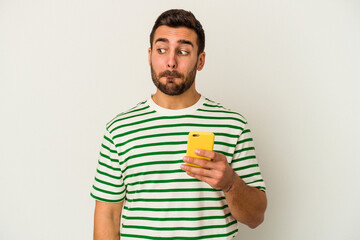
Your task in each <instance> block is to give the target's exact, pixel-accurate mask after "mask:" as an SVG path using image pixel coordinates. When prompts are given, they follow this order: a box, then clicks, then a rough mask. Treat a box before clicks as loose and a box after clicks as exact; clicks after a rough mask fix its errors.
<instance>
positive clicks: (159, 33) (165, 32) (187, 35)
mask: <svg viewBox="0 0 360 240" xmlns="http://www.w3.org/2000/svg"><path fill="white" fill-rule="evenodd" d="M159 38H165V39H167V40H169V43H177V42H178V41H179V40H186V41H191V42H192V43H193V44H194V46H196V45H197V44H196V40H197V34H196V32H195V31H194V30H192V29H190V28H187V27H176V28H174V27H169V26H165V25H163V26H160V27H158V28H157V29H156V31H155V34H154V40H153V41H154V42H153V43H155V42H156V40H157V39H159Z"/></svg>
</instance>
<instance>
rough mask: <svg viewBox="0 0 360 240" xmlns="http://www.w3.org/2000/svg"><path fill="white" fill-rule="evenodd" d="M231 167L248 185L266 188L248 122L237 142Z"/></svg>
mask: <svg viewBox="0 0 360 240" xmlns="http://www.w3.org/2000/svg"><path fill="white" fill-rule="evenodd" d="M231 167H232V168H233V169H234V171H235V172H236V173H237V174H238V175H239V176H240V177H241V179H242V180H243V181H244V182H245V183H246V184H247V185H249V186H251V187H256V188H259V189H261V190H264V191H265V190H266V186H265V182H264V180H263V178H262V176H261V171H260V167H259V164H258V161H257V159H256V155H255V147H254V141H253V138H252V134H251V131H250V129H249V128H248V124H247V123H246V124H245V128H244V130H243V131H242V133H241V134H240V136H239V139H238V141H237V143H236V147H235V152H234V156H233V159H232V162H231Z"/></svg>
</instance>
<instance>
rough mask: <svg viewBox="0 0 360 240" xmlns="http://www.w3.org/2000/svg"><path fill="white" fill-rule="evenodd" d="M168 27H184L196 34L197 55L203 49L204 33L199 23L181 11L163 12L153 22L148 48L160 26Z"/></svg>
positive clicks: (186, 12)
mask: <svg viewBox="0 0 360 240" xmlns="http://www.w3.org/2000/svg"><path fill="white" fill-rule="evenodd" d="M163 25H165V26H168V27H172V28H178V27H186V28H189V29H192V30H194V31H195V33H196V34H197V41H196V43H197V45H198V55H199V54H200V53H202V52H203V51H204V49H205V32H204V29H203V28H202V25H201V23H200V22H199V21H198V20H197V19H196V18H195V16H194V14H192V13H191V12H190V11H185V10H183V9H170V10H167V11H166V12H163V13H162V14H161V15H160V16H159V17H158V18H157V19H156V21H155V24H154V26H153V28H152V31H151V33H150V47H151V48H152V47H153V41H154V34H155V31H156V29H158V27H160V26H163Z"/></svg>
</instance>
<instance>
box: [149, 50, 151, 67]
mask: <svg viewBox="0 0 360 240" xmlns="http://www.w3.org/2000/svg"><path fill="white" fill-rule="evenodd" d="M148 54H149V58H148V61H149V66H151V47H149V49H148Z"/></svg>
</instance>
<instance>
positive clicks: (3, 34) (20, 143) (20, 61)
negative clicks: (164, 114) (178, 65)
mask: <svg viewBox="0 0 360 240" xmlns="http://www.w3.org/2000/svg"><path fill="white" fill-rule="evenodd" d="M170 8H183V9H186V10H190V11H192V12H193V13H194V14H195V16H196V17H197V18H198V19H199V20H200V21H201V23H202V25H203V27H204V29H205V33H206V47H205V51H206V53H207V56H206V64H205V68H204V70H203V71H201V72H199V73H198V75H197V80H196V81H197V88H198V90H199V91H200V92H201V93H202V94H203V95H205V96H207V97H209V98H212V99H214V100H216V101H219V102H221V103H223V104H224V105H226V106H228V107H229V108H231V109H233V110H236V111H239V112H241V113H242V114H243V115H245V117H246V118H247V119H248V121H249V123H250V125H251V128H252V131H253V134H254V139H255V144H256V148H257V155H258V158H259V162H260V166H261V169H262V172H263V177H264V178H265V180H266V184H267V188H268V190H267V195H268V201H269V206H268V210H267V212H266V219H265V222H264V223H263V224H262V225H261V226H259V227H258V228H257V229H255V230H250V229H248V228H246V227H244V226H241V227H240V232H239V236H238V237H237V239H253V240H254V239H256V240H261V239H276V240H289V239H291V240H300V239H301V240H303V239H310V240H313V239H316V240H317V239H319V240H320V239H324V240H325V239H326V240H332V239H334V240H335V239H346V240H355V239H360V229H359V222H360V214H359V213H360V206H359V205H360V204H359V202H360V188H359V183H360V174H359V169H360V155H359V148H360V138H359V135H360V128H359V123H360V117H359V115H360V113H359V112H360V109H359V102H360V97H359V90H360V87H359V81H360V44H359V43H360V2H359V1H356V0H353V1H351V0H348V1H344V0H311V1H310V0H303V1H292V0H290V1H285V0H274V1H266V0H248V1H245V0H241V1H236V0H231V1H214V0H207V1H205V0H202V1H200V0H198V1H187V0H185V1H182V2H181V3H180V1H159V0H156V1H145V0H143V1H136V0H135V1H120V0H117V1H114V0H110V1H97V0H86V1H85V0H71V1H70V0H64V1H60V0H59V1H56V0H46V1H45V0H33V1H25V0H11V1H10V0H0V107H1V109H0V114H1V118H0V123H1V124H0V136H1V138H0V140H1V141H0V239H4V240H13V239H36V240H38V239H41V240H42V239H44V240H48V239H52V240H64V239H76V240H78V239H81V240H82V239H84V240H85V239H91V238H92V231H93V209H94V200H93V199H92V198H91V197H90V196H89V191H90V189H91V184H92V181H93V177H94V174H95V168H96V164H97V158H98V153H99V149H100V142H101V139H102V135H103V133H104V129H105V124H106V123H107V122H108V121H109V120H111V119H112V118H113V117H114V116H115V115H116V114H118V113H120V112H122V111H125V110H127V109H128V108H130V107H132V106H133V105H134V104H136V103H137V102H139V101H142V100H144V99H146V98H147V97H148V96H149V95H150V94H151V93H154V92H155V88H154V86H153V84H152V81H151V78H150V70H149V66H148V62H147V49H148V47H149V34H150V31H151V28H152V25H153V23H154V21H155V19H156V18H157V16H158V15H159V14H160V13H161V12H163V11H165V10H167V9H170Z"/></svg>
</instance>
